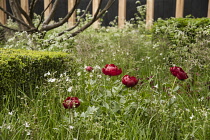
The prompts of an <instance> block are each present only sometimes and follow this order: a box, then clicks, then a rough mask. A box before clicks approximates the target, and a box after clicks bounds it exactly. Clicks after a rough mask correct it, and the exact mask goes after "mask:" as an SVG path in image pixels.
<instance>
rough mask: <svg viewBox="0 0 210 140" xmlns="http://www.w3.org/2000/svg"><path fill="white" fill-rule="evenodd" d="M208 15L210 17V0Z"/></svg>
mask: <svg viewBox="0 0 210 140" xmlns="http://www.w3.org/2000/svg"><path fill="white" fill-rule="evenodd" d="M207 17H208V18H210V0H209V6H208V14H207Z"/></svg>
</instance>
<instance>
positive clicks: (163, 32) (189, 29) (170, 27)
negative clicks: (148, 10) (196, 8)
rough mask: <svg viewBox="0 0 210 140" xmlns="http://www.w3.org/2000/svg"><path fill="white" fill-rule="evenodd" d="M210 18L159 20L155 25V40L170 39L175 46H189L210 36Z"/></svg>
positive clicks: (153, 31)
mask: <svg viewBox="0 0 210 140" xmlns="http://www.w3.org/2000/svg"><path fill="white" fill-rule="evenodd" d="M209 25H210V19H209V18H170V19H168V20H162V19H159V20H158V21H157V22H155V23H154V26H153V29H152V34H153V38H154V40H156V39H157V40H159V39H161V38H165V39H168V40H169V41H170V43H171V44H173V45H182V46H185V45H189V44H192V43H196V42H197V41H198V40H199V39H206V38H207V37H209V35H210V26H209Z"/></svg>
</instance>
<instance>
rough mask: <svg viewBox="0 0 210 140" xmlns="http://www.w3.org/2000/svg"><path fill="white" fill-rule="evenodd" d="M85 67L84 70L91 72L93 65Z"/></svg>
mask: <svg viewBox="0 0 210 140" xmlns="http://www.w3.org/2000/svg"><path fill="white" fill-rule="evenodd" d="M85 69H86V71H89V72H91V71H92V70H93V67H91V66H87V67H86V68H85Z"/></svg>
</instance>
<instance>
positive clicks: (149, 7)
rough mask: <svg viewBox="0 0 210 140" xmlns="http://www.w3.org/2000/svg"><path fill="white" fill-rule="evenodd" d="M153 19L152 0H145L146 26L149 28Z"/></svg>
mask: <svg viewBox="0 0 210 140" xmlns="http://www.w3.org/2000/svg"><path fill="white" fill-rule="evenodd" d="M153 19H154V0H147V11H146V28H147V29H151V27H152V23H153Z"/></svg>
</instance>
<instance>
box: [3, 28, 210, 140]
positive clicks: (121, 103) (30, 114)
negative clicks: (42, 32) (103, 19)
mask: <svg viewBox="0 0 210 140" xmlns="http://www.w3.org/2000/svg"><path fill="white" fill-rule="evenodd" d="M136 27H137V26H130V25H129V24H127V25H126V27H125V28H123V29H118V28H115V27H107V28H105V27H102V28H99V29H97V30H96V29H92V28H89V29H88V30H86V31H84V32H83V33H82V34H80V35H78V36H76V37H75V38H74V40H75V42H74V43H75V45H76V46H75V47H74V48H69V50H68V52H73V53H74V55H75V56H76V63H77V66H76V67H75V68H76V70H77V74H76V76H75V77H69V75H66V74H65V73H63V74H61V75H60V76H58V77H57V78H54V76H53V75H51V74H50V73H52V72H50V73H49V74H47V75H48V76H46V78H47V81H46V82H48V83H47V84H46V83H45V84H43V85H42V86H38V88H37V90H36V92H34V91H29V92H22V94H21V95H19V96H16V92H15V91H12V92H11V93H9V94H6V95H5V96H3V98H4V100H3V101H4V102H3V103H2V109H0V128H1V132H0V138H1V139H7V138H10V139H17V140H25V139H44V140H54V139H59V140H64V139H70V140H73V139H74V140H80V139H81V140H91V139H94V140H101V139H102V140H112V139H116V140H118V139H123V140H155V139H156V140H159V139H160V140H175V139H177V140H181V139H201V140H205V139H208V138H209V137H210V110H209V107H210V102H209V101H210V100H209V99H210V92H209V86H210V85H209V79H210V73H209V70H207V69H196V70H194V71H193V72H192V69H191V67H190V66H189V65H183V62H182V61H178V62H176V64H177V66H181V67H182V68H183V69H184V70H185V71H186V72H187V74H188V76H189V78H188V79H187V80H185V81H178V79H174V78H175V77H174V76H173V75H171V73H170V71H169V66H168V65H167V61H168V57H167V56H166V55H165V54H166V53H167V49H165V48H166V47H168V46H169V45H168V44H167V43H168V42H167V41H165V40H164V41H161V42H156V43H153V42H152V41H151V37H149V36H148V35H146V34H145V32H144V29H138V28H136ZM141 27H142V26H141ZM141 27H139V28H141ZM52 34H53V32H52ZM55 43H56V42H55ZM66 43H67V44H68V42H66ZM197 43H200V44H202V41H198V42H197ZM58 44H59V43H58ZM62 47H63V46H62V45H61V46H60V49H62ZM63 49H64V50H65V51H66V48H65V47H64V48H63ZM192 60H194V59H192ZM204 60H205V61H208V60H207V59H204ZM194 62H195V64H196V61H194ZM111 63H113V64H116V65H117V66H118V67H119V68H122V71H123V73H122V74H121V75H119V76H114V77H109V76H107V75H104V74H103V73H102V71H101V68H102V67H104V65H106V64H111ZM86 66H92V67H93V71H91V72H88V71H86V70H85V68H86ZM69 68H70V69H71V68H72V66H71V67H69ZM67 70H68V69H67ZM125 74H128V75H132V76H136V77H137V78H139V83H138V84H137V85H136V86H134V87H133V88H127V87H125V86H124V85H123V84H122V82H121V79H122V77H123V75H125ZM52 78H53V79H52ZM15 89H16V88H12V90H15ZM28 93H29V94H30V95H34V94H35V93H36V96H28ZM68 96H72V97H78V98H79V99H80V101H81V105H80V106H79V107H78V108H75V109H72V110H68V109H65V108H64V107H63V106H62V103H63V101H64V99H66V97H68Z"/></svg>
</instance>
